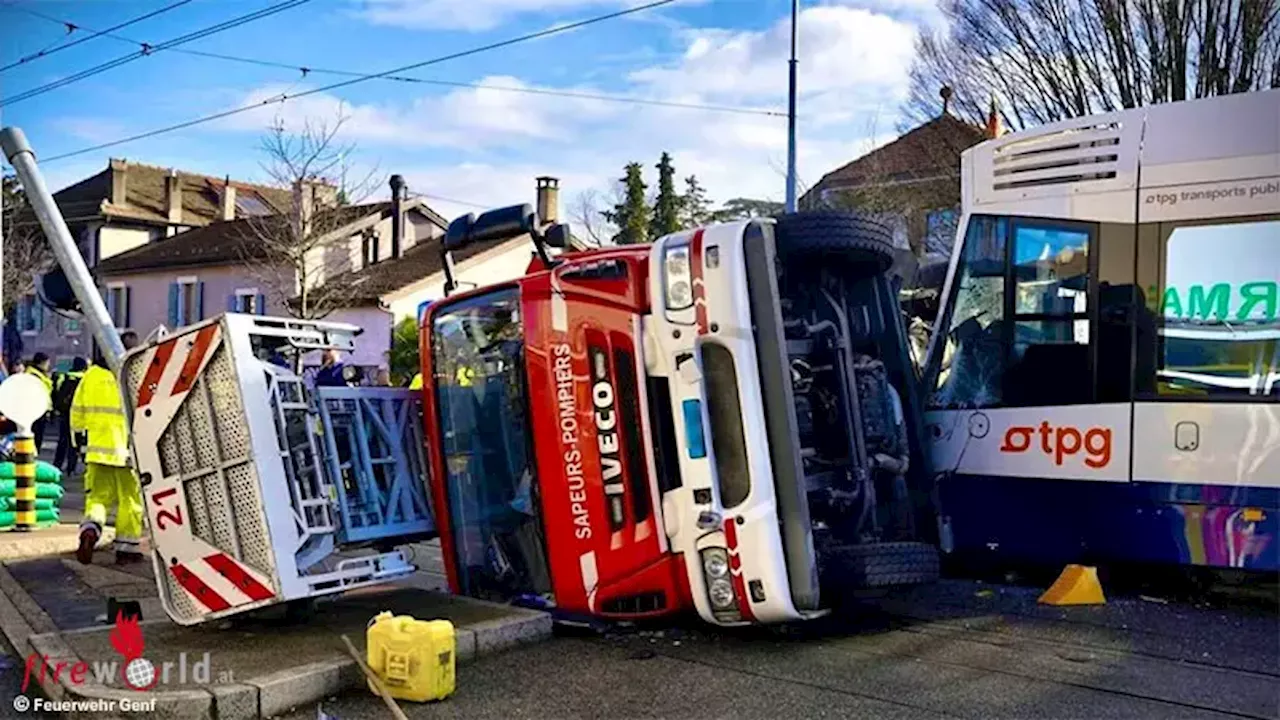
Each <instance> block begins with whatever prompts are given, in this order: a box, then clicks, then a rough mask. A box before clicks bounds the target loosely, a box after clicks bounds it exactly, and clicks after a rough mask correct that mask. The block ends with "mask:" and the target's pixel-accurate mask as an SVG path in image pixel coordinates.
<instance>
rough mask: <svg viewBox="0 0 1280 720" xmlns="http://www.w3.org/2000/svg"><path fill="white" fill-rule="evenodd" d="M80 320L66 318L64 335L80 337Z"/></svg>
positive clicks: (63, 323)
mask: <svg viewBox="0 0 1280 720" xmlns="http://www.w3.org/2000/svg"><path fill="white" fill-rule="evenodd" d="M80 327H81V325H80V320H79V319H78V318H72V317H64V318H62V334H63V335H79V334H80Z"/></svg>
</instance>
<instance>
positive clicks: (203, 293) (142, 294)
mask: <svg viewBox="0 0 1280 720" xmlns="http://www.w3.org/2000/svg"><path fill="white" fill-rule="evenodd" d="M392 188H393V194H392V197H393V199H392V200H390V201H384V202H376V203H366V204H360V205H354V206H343V207H333V206H332V200H333V198H326V199H321V200H319V201H315V202H313V203H305V202H304V203H303V204H302V207H303V218H302V222H304V223H307V224H308V225H309V226H311V227H312V228H313V230H314V232H313V233H311V234H309V235H308V236H307V237H308V238H314V239H308V240H307V241H306V242H305V243H304V244H297V243H294V244H292V245H289V241H288V240H287V239H280V238H287V237H289V236H288V235H287V230H286V229H285V228H284V223H287V222H288V221H289V220H288V218H287V217H286V215H273V216H270V217H247V218H241V219H237V220H231V221H226V222H219V223H214V224H211V225H208V226H205V227H202V228H196V229H193V230H188V231H186V232H183V233H180V234H177V235H174V236H173V237H170V238H166V239H162V240H158V241H156V242H151V243H147V244H145V245H142V246H140V247H136V248H134V249H132V250H128V251H125V252H123V253H120V254H118V255H114V256H112V257H110V258H107V259H104V260H103V261H102V262H100V263H99V264H98V268H97V271H98V276H99V279H100V282H101V284H102V286H103V291H104V296H105V297H106V299H107V308H108V310H109V311H110V313H111V315H112V318H113V319H114V321H115V324H116V327H118V328H120V329H122V330H123V329H130V330H133V331H135V332H137V333H138V334H139V335H140V336H142V337H146V336H148V335H150V334H151V333H154V332H155V330H156V329H157V328H159V327H161V326H163V327H165V328H167V329H170V330H172V329H175V328H178V327H182V326H185V325H189V324H192V323H195V322H199V321H200V320H204V319H206V318H210V317H213V316H215V315H217V314H219V313H222V312H225V311H228V310H232V311H236V312H249V313H257V314H266V315H279V316H289V315H291V314H294V313H296V312H298V306H299V296H300V294H301V288H302V287H303V285H304V284H305V286H306V288H307V293H308V296H309V297H310V298H315V301H314V303H313V304H312V306H311V307H312V308H313V309H312V310H310V311H308V312H306V313H305V315H306V316H309V317H316V316H317V315H323V316H324V317H323V319H325V320H331V321H336V322H349V323H352V324H355V325H358V326H360V327H362V328H363V329H364V332H363V334H362V335H361V336H360V338H358V340H357V346H356V350H355V352H354V353H353V355H352V357H350V358H348V364H351V365H356V366H359V367H362V368H365V369H367V370H372V369H375V368H378V367H385V365H386V358H385V352H386V350H387V349H388V348H389V347H390V338H391V314H390V313H389V312H388V311H386V310H385V309H383V308H381V307H379V306H378V305H377V303H376V302H375V303H365V302H364V300H365V299H366V298H365V297H364V295H363V290H362V288H361V285H360V284H359V283H356V282H353V280H352V278H353V276H359V277H380V276H382V275H384V274H393V275H395V274H397V273H408V274H410V275H412V274H413V273H415V272H418V273H421V272H430V270H429V269H418V262H417V260H418V258H420V257H421V256H423V255H424V253H423V252H422V249H425V248H431V247H434V248H437V249H438V248H439V239H440V238H441V237H442V236H443V234H444V231H445V228H446V225H447V223H446V222H445V220H444V218H442V217H441V216H440V215H439V214H437V213H436V212H435V211H434V210H432V209H431V208H429V207H427V205H426V204H425V202H424V201H423V200H421V199H409V198H406V197H405V196H404V188H403V182H402V181H401V179H400V177H399V176H398V175H396V176H392ZM273 243H280V244H283V245H285V248H280V249H279V250H284V249H298V248H301V247H302V245H305V249H306V252H307V255H308V259H307V260H306V261H304V262H302V263H289V262H283V258H282V255H283V252H281V251H274V252H273V250H272V249H271V248H272V247H273ZM299 266H301V267H299ZM391 268H394V270H390V269H391ZM303 275H306V276H307V277H302V276H303Z"/></svg>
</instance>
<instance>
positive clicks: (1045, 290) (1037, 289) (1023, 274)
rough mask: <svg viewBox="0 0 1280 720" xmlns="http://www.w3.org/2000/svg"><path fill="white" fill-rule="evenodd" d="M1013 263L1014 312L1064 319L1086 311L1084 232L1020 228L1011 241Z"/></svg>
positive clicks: (1086, 271)
mask: <svg viewBox="0 0 1280 720" xmlns="http://www.w3.org/2000/svg"><path fill="white" fill-rule="evenodd" d="M1013 262H1014V277H1015V278H1016V287H1017V290H1016V295H1015V297H1014V312H1016V313H1018V314H1019V315H1063V314H1072V313H1083V312H1085V311H1087V310H1088V299H1089V234H1088V233H1087V232H1084V231H1081V230H1077V229H1075V228H1071V229H1062V228H1056V227H1049V226H1040V225H1020V226H1019V227H1018V230H1017V233H1016V234H1015V235H1014V239H1013ZM1085 342H1088V338H1087V337H1086V338H1085Z"/></svg>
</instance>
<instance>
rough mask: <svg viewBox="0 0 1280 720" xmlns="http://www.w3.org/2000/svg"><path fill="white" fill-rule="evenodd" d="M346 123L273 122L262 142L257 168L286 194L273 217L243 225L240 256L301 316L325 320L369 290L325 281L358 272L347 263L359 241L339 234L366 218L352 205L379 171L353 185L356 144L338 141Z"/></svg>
mask: <svg viewBox="0 0 1280 720" xmlns="http://www.w3.org/2000/svg"><path fill="white" fill-rule="evenodd" d="M346 121H347V116H345V115H342V114H341V113H339V115H338V116H337V117H336V118H335V119H334V120H333V121H331V122H326V121H311V120H308V121H306V122H304V123H303V125H302V126H301V127H300V128H298V129H296V130H291V129H290V128H288V127H287V126H286V125H285V123H284V122H283V120H281V119H279V118H277V119H276V120H275V121H274V122H273V123H272V125H271V126H270V127H269V128H268V130H267V132H266V134H265V135H264V136H263V138H262V141H261V145H260V150H261V151H262V153H263V154H264V155H265V156H266V157H265V159H264V160H263V162H262V169H263V170H264V171H265V172H266V173H267V175H268V176H269V177H270V178H271V180H272V181H273V183H274V184H275V185H278V186H279V187H282V188H288V189H289V190H290V191H291V195H290V200H289V203H288V207H285V208H276V209H277V210H278V211H279V213H278V214H272V215H262V216H254V217H250V218H249V219H248V220H247V222H246V223H245V225H246V230H245V232H244V233H243V234H242V237H241V242H240V250H241V256H242V259H243V261H244V262H245V264H246V265H247V266H248V267H249V268H250V269H251V270H252V271H253V273H254V275H255V276H256V277H257V278H258V279H259V281H260V282H261V283H262V284H263V285H264V286H265V287H266V288H267V292H268V293H269V294H270V296H271V297H272V298H273V299H275V300H276V301H277V302H278V303H279V304H280V305H281V306H282V307H284V308H286V310H287V311H288V313H289V314H290V315H292V316H294V317H297V318H301V319H307V320H319V319H322V318H324V317H326V316H328V315H329V314H330V313H332V312H333V311H335V310H338V309H340V308H343V307H347V306H349V305H350V304H351V303H352V301H353V300H354V299H355V298H356V297H358V296H359V295H360V294H362V293H367V290H366V289H364V288H360V287H356V286H353V285H352V284H349V283H346V284H344V283H333V282H326V281H327V280H328V279H330V278H333V277H335V276H337V275H339V274H341V273H343V272H347V271H350V270H352V269H354V268H357V267H359V265H358V264H354V263H353V262H352V252H353V249H352V248H353V244H354V243H355V242H357V240H356V239H355V238H353V237H352V236H350V235H349V234H347V233H346V232H345V231H344V229H345V228H347V227H349V226H350V224H351V223H352V222H353V221H354V220H356V219H358V218H359V217H360V216H361V215H362V214H363V211H361V210H359V209H356V208H353V207H352V206H355V205H359V204H360V203H361V202H364V201H365V200H366V199H368V197H369V196H370V195H371V194H372V193H373V191H374V189H375V188H376V187H377V183H376V181H375V177H376V175H375V174H376V172H377V171H376V168H375V169H372V170H370V171H369V172H368V173H367V174H363V175H360V176H359V177H358V178H356V179H354V180H353V178H352V176H351V173H350V172H349V170H350V164H349V160H350V157H351V155H352V153H353V152H354V150H355V146H354V145H353V144H349V143H343V142H341V141H340V140H339V138H338V135H339V131H340V130H341V129H342V126H343V125H344V124H345V123H346Z"/></svg>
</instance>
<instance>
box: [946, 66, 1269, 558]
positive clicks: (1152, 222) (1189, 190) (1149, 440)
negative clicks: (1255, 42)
mask: <svg viewBox="0 0 1280 720" xmlns="http://www.w3.org/2000/svg"><path fill="white" fill-rule="evenodd" d="M1278 118H1280V90H1271V91H1266V92H1258V93H1249V94H1243V95H1231V96H1225V97H1219V98H1213V99H1207V100H1196V101H1191V102H1181V103H1171V104H1165V105H1156V106H1152V107H1149V108H1142V109H1135V110H1127V111H1122V112H1117V113H1112V114H1108V115H1100V116H1095V117H1088V118H1081V119H1077V120H1071V121H1066V122H1061V123H1057V124H1053V125H1048V126H1044V127H1040V128H1035V129H1033V130H1028V131H1025V132H1019V133H1015V134H1010V135H1006V136H1003V137H1000V138H997V139H993V140H990V141H987V142H985V143H983V144H981V145H979V146H977V147H975V148H973V149H971V150H969V151H968V152H966V153H965V154H964V156H963V160H962V172H963V175H962V177H963V180H962V185H963V216H962V218H961V223H960V231H959V237H958V238H957V245H956V251H955V252H954V253H953V257H952V259H951V264H950V268H949V270H948V274H947V279H946V284H945V287H944V291H943V297H944V304H943V307H942V312H941V313H940V314H939V318H938V323H937V327H936V328H935V333H934V337H933V339H932V341H931V344H930V348H929V354H928V361H927V363H926V368H925V372H924V383H925V387H924V389H923V394H924V396H925V405H926V414H927V418H928V420H927V423H928V425H927V428H926V437H927V445H928V448H929V452H930V454H931V460H932V464H933V469H934V471H936V472H939V473H941V477H940V480H939V496H940V498H941V501H940V505H941V508H942V512H943V517H942V520H941V521H942V527H943V528H944V532H943V536H944V537H950V538H951V541H950V543H948V544H950V545H953V548H954V549H955V550H958V551H963V552H972V553H988V552H993V551H994V552H996V553H1000V554H1003V555H1006V556H1014V557H1019V558H1021V559H1029V560H1038V561H1054V562H1058V561H1078V560H1099V559H1103V560H1114V561H1138V562H1167V563H1179V564H1193V565H1209V566H1217V567H1226V568H1244V569H1262V570H1275V569H1276V568H1277V567H1280V537H1278V534H1280V502H1278V499H1280V498H1278V496H1280V319H1278V318H1277V312H1278V306H1280V295H1278V293H1277V283H1278V282H1280V120H1278Z"/></svg>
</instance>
